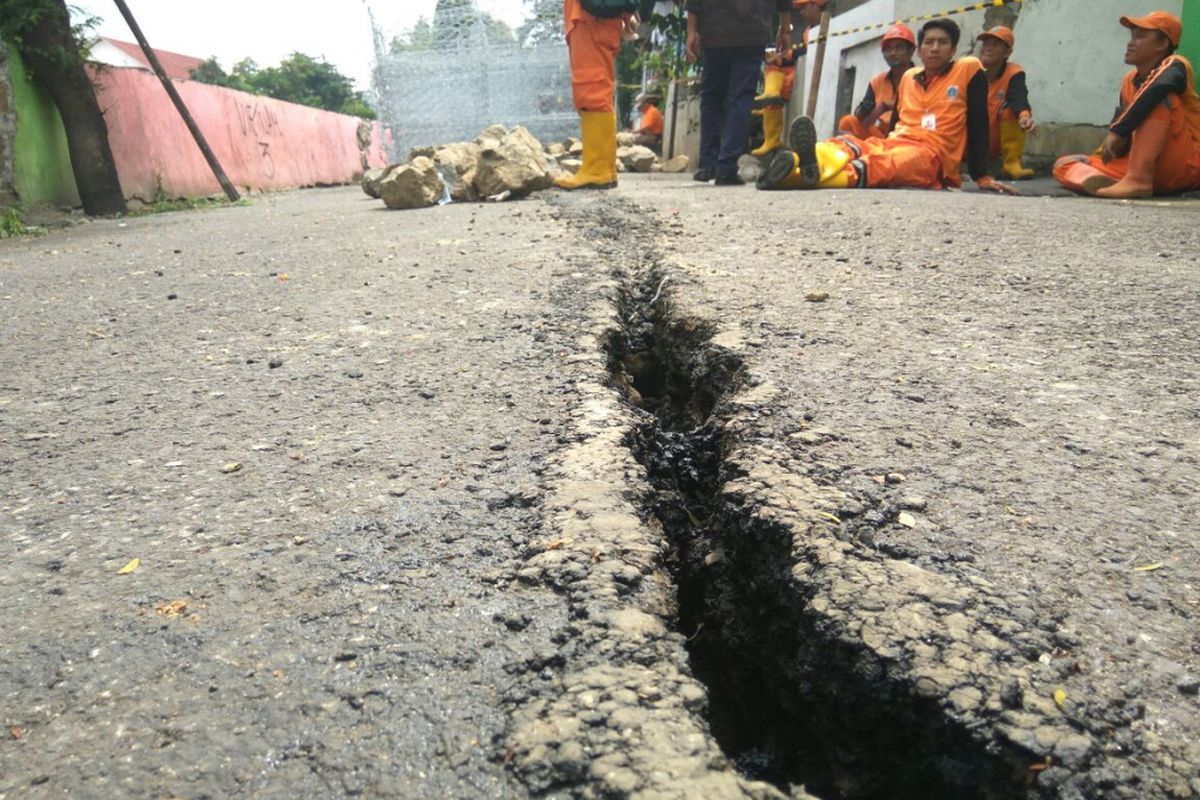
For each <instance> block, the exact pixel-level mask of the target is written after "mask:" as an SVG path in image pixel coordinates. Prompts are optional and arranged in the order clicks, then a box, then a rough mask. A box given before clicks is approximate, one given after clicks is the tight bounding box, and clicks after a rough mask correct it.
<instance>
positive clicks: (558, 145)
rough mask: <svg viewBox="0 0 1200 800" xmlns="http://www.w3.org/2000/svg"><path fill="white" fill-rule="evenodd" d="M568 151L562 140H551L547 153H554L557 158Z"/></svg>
mask: <svg viewBox="0 0 1200 800" xmlns="http://www.w3.org/2000/svg"><path fill="white" fill-rule="evenodd" d="M566 152H567V148H566V147H564V146H563V144H562V142H551V143H550V144H549V145H548V146H547V147H546V153H547V154H549V155H552V156H554V157H556V158H557V157H558V156H561V155H564V154H566Z"/></svg>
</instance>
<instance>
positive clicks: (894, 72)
mask: <svg viewBox="0 0 1200 800" xmlns="http://www.w3.org/2000/svg"><path fill="white" fill-rule="evenodd" d="M879 47H880V49H881V50H883V60H884V61H886V62H887V65H888V69H887V71H886V72H881V73H879V74H878V75H876V76H875V77H874V78H871V82H870V84H869V85H868V86H867V93H866V94H865V95H863V99H862V102H861V103H859V104H858V108H856V109H855V110H854V113H852V114H847V115H846V116H844V117H842V118H841V119H840V120H839V121H838V132H839V133H848V134H850V135H852V136H857V137H858V138H859V139H871V138H875V139H884V138H887V135H888V134H889V133H891V132H892V128H893V127H894V126H895V124H896V113H895V111H896V94H897V91H898V90H899V87H900V79H901V78H903V77H904V73H906V72H908V71H909V70H910V69H912V68H913V54H914V53H916V51H917V37H916V35H915V34H914V33H913V32H912V31H911V30H909V28H908V26H907V25H904V24H903V23H900V24H896V25H893V26H892V27H890V28H888V30H887V32H886V33H884V34H883V41H881V42H880V43H879Z"/></svg>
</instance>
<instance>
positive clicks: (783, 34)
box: [775, 15, 792, 55]
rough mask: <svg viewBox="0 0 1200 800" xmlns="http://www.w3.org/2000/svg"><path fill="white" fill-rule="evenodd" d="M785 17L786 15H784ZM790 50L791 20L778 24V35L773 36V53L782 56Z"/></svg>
mask: <svg viewBox="0 0 1200 800" xmlns="http://www.w3.org/2000/svg"><path fill="white" fill-rule="evenodd" d="M784 16H785V17H786V16H787V15H784ZM791 49H792V23H791V20H787V19H785V20H782V21H780V23H779V33H778V34H777V35H776V36H775V52H777V53H779V54H781V55H782V54H784V53H788V52H791Z"/></svg>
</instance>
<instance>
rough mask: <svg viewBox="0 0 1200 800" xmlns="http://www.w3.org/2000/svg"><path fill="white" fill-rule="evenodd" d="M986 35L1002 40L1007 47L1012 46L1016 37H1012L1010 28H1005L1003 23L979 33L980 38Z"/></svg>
mask: <svg viewBox="0 0 1200 800" xmlns="http://www.w3.org/2000/svg"><path fill="white" fill-rule="evenodd" d="M987 37H991V38H992V39H999V40H1000V41H1002V42H1004V43H1005V44H1006V45H1008V46H1009V47H1012V46H1013V45H1014V44H1015V43H1016V39H1015V38H1014V37H1013V32H1012V28H1006V27H1005V26H1003V25H997V26H996V27H994V28H991V29H990V30H986V31H984V32H983V33H981V34H979V38H980V39H983V38H987Z"/></svg>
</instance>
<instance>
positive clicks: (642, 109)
mask: <svg viewBox="0 0 1200 800" xmlns="http://www.w3.org/2000/svg"><path fill="white" fill-rule="evenodd" d="M658 102H659V98H658V96H657V95H653V94H640V95H638V97H637V99H636V100H634V105H636V106H637V110H638V113H639V114H641V115H642V119H641V122H639V123H638V126H637V127H636V128H634V129H633V133H634V142H635V143H636V144H640V145H642V146H643V147H649V148H650V149H651V150H654V151H655V152H658V150H659V148H660V147H661V146H662V136H663V115H662V112H661V111H659V110H658Z"/></svg>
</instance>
